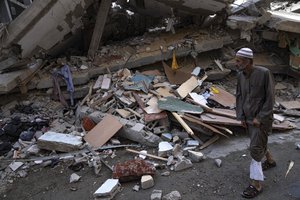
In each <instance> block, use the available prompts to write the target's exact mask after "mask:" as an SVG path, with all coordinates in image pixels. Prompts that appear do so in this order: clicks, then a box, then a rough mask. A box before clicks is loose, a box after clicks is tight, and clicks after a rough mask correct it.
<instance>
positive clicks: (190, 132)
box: [172, 112, 194, 135]
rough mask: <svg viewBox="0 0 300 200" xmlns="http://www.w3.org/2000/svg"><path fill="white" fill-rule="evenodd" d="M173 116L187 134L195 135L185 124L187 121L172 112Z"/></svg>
mask: <svg viewBox="0 0 300 200" xmlns="http://www.w3.org/2000/svg"><path fill="white" fill-rule="evenodd" d="M172 115H173V116H174V117H175V118H176V119H177V121H178V122H179V123H180V124H181V126H182V127H183V128H184V130H186V132H187V133H188V134H190V135H194V132H193V130H192V129H191V128H190V127H189V126H188V125H187V124H186V123H185V121H184V120H183V119H182V118H181V117H180V116H179V115H178V114H177V113H175V112H172Z"/></svg>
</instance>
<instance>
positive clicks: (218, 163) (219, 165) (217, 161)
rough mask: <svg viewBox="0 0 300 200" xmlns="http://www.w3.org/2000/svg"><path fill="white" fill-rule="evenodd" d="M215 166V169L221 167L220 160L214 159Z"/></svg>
mask: <svg viewBox="0 0 300 200" xmlns="http://www.w3.org/2000/svg"><path fill="white" fill-rule="evenodd" d="M215 164H216V165H217V167H221V166H222V160H221V159H215Z"/></svg>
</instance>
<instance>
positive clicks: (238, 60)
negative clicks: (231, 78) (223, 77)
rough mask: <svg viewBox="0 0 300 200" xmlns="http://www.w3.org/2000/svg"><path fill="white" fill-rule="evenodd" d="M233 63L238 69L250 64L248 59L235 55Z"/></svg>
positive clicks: (240, 69) (242, 69)
mask: <svg viewBox="0 0 300 200" xmlns="http://www.w3.org/2000/svg"><path fill="white" fill-rule="evenodd" d="M235 63H236V68H237V70H238V71H244V70H245V68H246V67H247V66H248V65H249V64H250V59H247V58H243V57H239V56H236V57H235Z"/></svg>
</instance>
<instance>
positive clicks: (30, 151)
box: [26, 144, 40, 155]
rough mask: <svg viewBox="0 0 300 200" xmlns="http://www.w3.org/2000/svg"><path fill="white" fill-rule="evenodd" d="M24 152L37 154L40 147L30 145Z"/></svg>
mask: <svg viewBox="0 0 300 200" xmlns="http://www.w3.org/2000/svg"><path fill="white" fill-rule="evenodd" d="M26 152H28V153H29V154H32V155H38V153H39V152H40V148H39V147H38V145H36V144H34V145H32V146H30V147H29V148H28V149H27V151H26Z"/></svg>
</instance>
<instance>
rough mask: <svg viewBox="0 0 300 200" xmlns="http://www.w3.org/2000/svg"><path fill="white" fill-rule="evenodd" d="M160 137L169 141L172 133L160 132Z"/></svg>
mask: <svg viewBox="0 0 300 200" xmlns="http://www.w3.org/2000/svg"><path fill="white" fill-rule="evenodd" d="M161 139H163V140H165V141H167V142H170V141H171V140H172V134H171V133H163V134H161Z"/></svg>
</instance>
